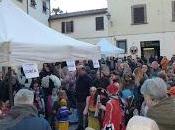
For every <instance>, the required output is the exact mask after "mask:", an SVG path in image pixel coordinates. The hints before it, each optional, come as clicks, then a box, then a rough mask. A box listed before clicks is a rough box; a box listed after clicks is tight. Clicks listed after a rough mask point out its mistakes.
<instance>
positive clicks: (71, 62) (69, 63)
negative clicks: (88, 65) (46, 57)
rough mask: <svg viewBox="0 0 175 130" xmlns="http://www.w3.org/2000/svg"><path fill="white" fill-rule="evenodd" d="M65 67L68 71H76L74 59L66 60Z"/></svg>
mask: <svg viewBox="0 0 175 130" xmlns="http://www.w3.org/2000/svg"><path fill="white" fill-rule="evenodd" d="M66 64H67V67H68V70H69V71H76V66H75V61H74V60H67V61H66Z"/></svg>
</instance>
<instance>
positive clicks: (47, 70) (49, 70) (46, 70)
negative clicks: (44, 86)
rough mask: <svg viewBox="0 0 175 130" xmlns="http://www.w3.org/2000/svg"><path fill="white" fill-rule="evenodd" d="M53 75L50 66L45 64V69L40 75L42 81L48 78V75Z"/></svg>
mask: <svg viewBox="0 0 175 130" xmlns="http://www.w3.org/2000/svg"><path fill="white" fill-rule="evenodd" d="M50 74H51V68H50V66H49V64H47V63H44V64H43V68H42V70H41V72H40V73H39V76H40V79H42V78H43V77H46V76H47V75H50Z"/></svg>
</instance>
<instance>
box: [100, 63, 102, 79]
mask: <svg viewBox="0 0 175 130" xmlns="http://www.w3.org/2000/svg"><path fill="white" fill-rule="evenodd" d="M101 69H102V68H101V60H100V78H101V71H102V70H101Z"/></svg>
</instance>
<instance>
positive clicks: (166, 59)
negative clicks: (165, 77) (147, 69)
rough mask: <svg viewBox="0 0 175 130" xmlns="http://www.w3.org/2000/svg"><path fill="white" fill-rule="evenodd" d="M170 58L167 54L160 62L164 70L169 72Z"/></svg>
mask: <svg viewBox="0 0 175 130" xmlns="http://www.w3.org/2000/svg"><path fill="white" fill-rule="evenodd" d="M168 64H169V60H168V58H167V57H166V56H164V57H163V58H162V60H161V62H160V65H161V68H162V70H163V71H165V72H167V68H168Z"/></svg>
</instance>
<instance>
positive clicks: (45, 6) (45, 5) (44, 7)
mask: <svg viewBox="0 0 175 130" xmlns="http://www.w3.org/2000/svg"><path fill="white" fill-rule="evenodd" d="M43 13H47V4H46V2H45V1H43Z"/></svg>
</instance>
